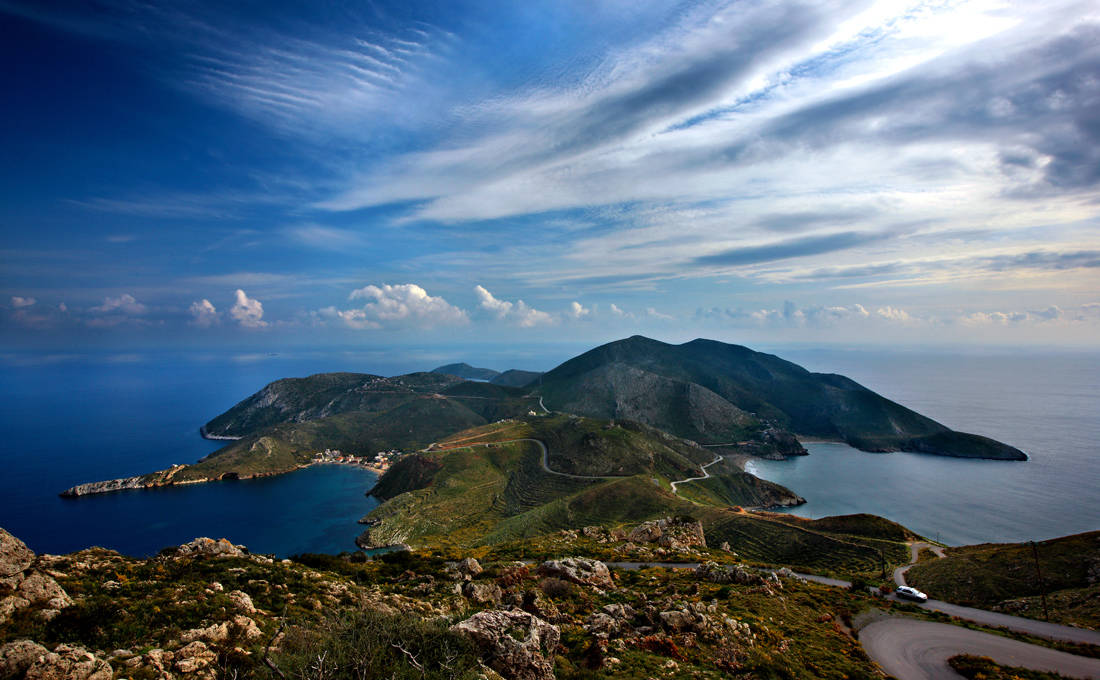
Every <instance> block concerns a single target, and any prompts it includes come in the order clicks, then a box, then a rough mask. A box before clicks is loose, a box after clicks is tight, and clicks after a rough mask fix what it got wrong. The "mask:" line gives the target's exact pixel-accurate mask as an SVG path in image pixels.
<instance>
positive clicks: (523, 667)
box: [451, 609, 561, 680]
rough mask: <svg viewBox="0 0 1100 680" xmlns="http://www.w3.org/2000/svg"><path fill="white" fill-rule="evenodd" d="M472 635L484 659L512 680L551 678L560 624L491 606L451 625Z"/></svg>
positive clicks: (464, 633)
mask: <svg viewBox="0 0 1100 680" xmlns="http://www.w3.org/2000/svg"><path fill="white" fill-rule="evenodd" d="M451 631H452V632H455V633H458V634H460V635H464V636H466V637H467V638H469V639H470V640H471V641H472V642H473V644H474V646H475V647H476V648H477V649H478V652H479V653H480V655H481V660H482V662H483V663H484V664H485V665H486V666H488V667H489V668H492V669H493V670H495V671H496V672H498V673H500V674H501V676H503V677H505V678H508V680H551V679H552V678H554V662H553V660H552V659H553V658H554V650H555V649H556V648H557V646H558V641H559V640H560V639H561V633H560V631H559V630H558V628H557V626H554V625H551V624H549V623H547V622H546V621H543V620H542V619H540V618H538V617H537V616H533V615H531V614H528V613H527V612H523V611H504V610H499V609H497V610H491V611H483V612H478V613H477V614H474V615H473V616H471V617H470V618H468V619H466V620H465V621H460V622H459V623H456V624H455V625H453V626H451Z"/></svg>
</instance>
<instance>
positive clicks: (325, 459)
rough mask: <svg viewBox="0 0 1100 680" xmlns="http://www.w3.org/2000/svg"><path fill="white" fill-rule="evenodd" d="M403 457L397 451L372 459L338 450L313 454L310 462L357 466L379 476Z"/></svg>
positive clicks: (401, 452)
mask: <svg viewBox="0 0 1100 680" xmlns="http://www.w3.org/2000/svg"><path fill="white" fill-rule="evenodd" d="M404 455H405V453H404V452H403V451H399V450H397V449H390V450H389V451H379V452H378V453H376V454H374V456H373V457H369V456H357V455H355V454H353V453H344V452H343V451H340V450H339V449H325V450H324V451H318V452H317V453H315V454H313V461H312V462H313V463H314V464H317V463H333V464H337V465H357V466H359V467H363V468H366V469H368V470H370V471H371V472H375V473H377V474H379V475H380V474H382V473H384V472H385V471H386V470H388V469H390V466H391V465H393V464H394V463H395V462H397V460H399V459H400V458H401V457H402V456H404Z"/></svg>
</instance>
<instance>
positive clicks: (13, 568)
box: [0, 529, 34, 578]
mask: <svg viewBox="0 0 1100 680" xmlns="http://www.w3.org/2000/svg"><path fill="white" fill-rule="evenodd" d="M33 562H34V551H33V550H31V549H30V548H28V547H27V544H26V543H24V542H23V541H20V540H19V539H18V538H16V537H15V536H12V535H11V534H9V533H8V532H7V531H5V530H4V529H0V578H7V577H9V576H15V575H16V574H19V573H21V572H24V571H26V570H27V569H28V568H29V567H30V566H31V564H32V563H33Z"/></svg>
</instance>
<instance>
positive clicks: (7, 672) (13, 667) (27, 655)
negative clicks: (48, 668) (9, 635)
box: [0, 640, 50, 680]
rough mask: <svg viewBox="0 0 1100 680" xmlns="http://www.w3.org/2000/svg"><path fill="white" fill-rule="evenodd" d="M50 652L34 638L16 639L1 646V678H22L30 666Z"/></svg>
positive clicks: (11, 679) (6, 679) (2, 679)
mask: <svg viewBox="0 0 1100 680" xmlns="http://www.w3.org/2000/svg"><path fill="white" fill-rule="evenodd" d="M49 653H50V651H49V650H48V649H46V648H45V647H43V646H42V645H40V644H38V643H37V642H34V641H32V640H16V641H14V642H9V643H7V644H6V645H3V646H0V680H14V679H15V678H22V677H23V676H24V675H25V674H26V672H27V669H28V668H30V667H31V666H32V665H34V663H35V662H36V661H38V659H40V658H42V657H44V656H46V655H47V654H49Z"/></svg>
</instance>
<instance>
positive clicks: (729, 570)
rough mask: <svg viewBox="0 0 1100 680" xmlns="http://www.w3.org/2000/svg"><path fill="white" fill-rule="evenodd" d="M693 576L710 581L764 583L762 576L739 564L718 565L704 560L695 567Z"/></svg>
mask: <svg viewBox="0 0 1100 680" xmlns="http://www.w3.org/2000/svg"><path fill="white" fill-rule="evenodd" d="M695 576H696V577H697V578H700V579H702V580H704V581H710V582H711V583H736V584H739V585H746V586H759V585H764V584H765V583H766V582H765V580H764V577H763V576H761V575H760V574H758V573H757V572H755V571H752V570H751V569H746V568H745V567H743V566H741V565H740V564H733V565H720V564H717V563H715V562H706V563H704V564H700V565H699V566H698V567H696V568H695Z"/></svg>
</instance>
